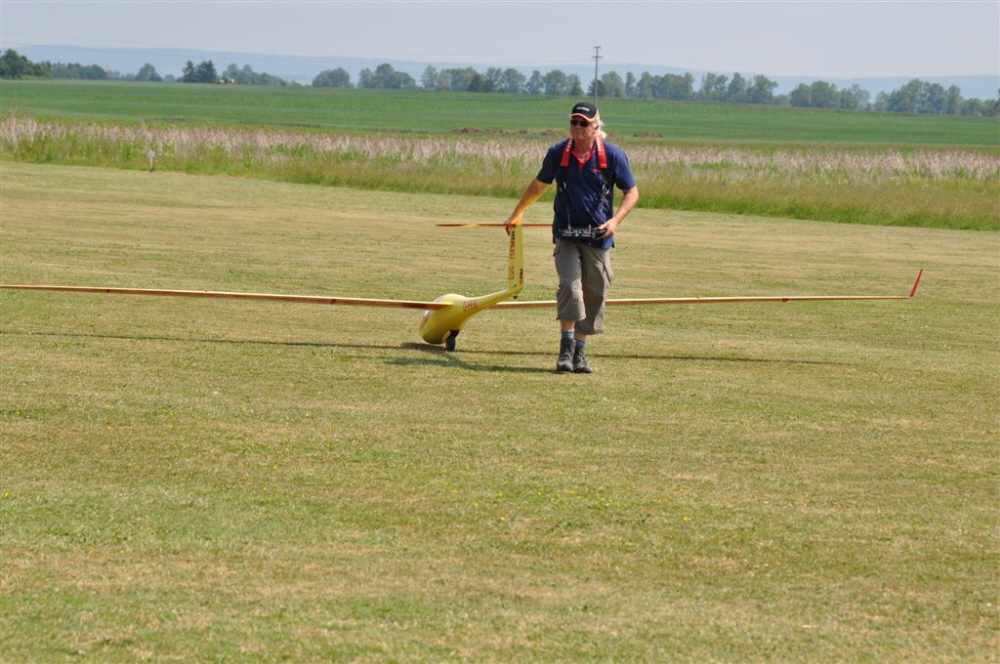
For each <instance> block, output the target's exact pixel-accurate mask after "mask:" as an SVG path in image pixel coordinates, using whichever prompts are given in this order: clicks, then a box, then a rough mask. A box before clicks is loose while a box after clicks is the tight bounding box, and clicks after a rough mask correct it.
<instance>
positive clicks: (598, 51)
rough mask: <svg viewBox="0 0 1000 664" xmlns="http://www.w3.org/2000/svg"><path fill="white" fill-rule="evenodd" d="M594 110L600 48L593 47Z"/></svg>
mask: <svg viewBox="0 0 1000 664" xmlns="http://www.w3.org/2000/svg"><path fill="white" fill-rule="evenodd" d="M593 57H594V108H597V62H598V61H599V60H600V59H601V47H600V46H595V47H594V56H593Z"/></svg>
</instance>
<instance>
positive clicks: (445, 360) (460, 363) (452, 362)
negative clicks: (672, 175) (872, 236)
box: [0, 330, 847, 373]
mask: <svg viewBox="0 0 1000 664" xmlns="http://www.w3.org/2000/svg"><path fill="white" fill-rule="evenodd" d="M0 336H21V337H63V338H77V339H114V340H120V341H167V342H178V343H204V344H233V345H261V346H289V347H305V348H354V349H366V350H407V351H420V352H422V353H426V354H429V355H431V356H432V357H421V358H402V357H401V358H393V359H389V360H386V362H387V363H388V364H394V365H398V366H414V365H421V364H424V365H433V366H451V367H455V368H459V369H466V370H469V371H506V372H514V373H557V372H556V371H555V369H554V368H552V369H545V368H538V367H508V366H502V365H495V364H475V363H470V362H466V361H464V360H463V359H462V356H467V355H491V356H492V355H505V356H514V355H521V356H530V357H544V358H546V359H547V360H548V359H551V360H552V364H554V363H555V355H556V353H555V351H554V350H544V351H539V350H510V349H507V350H457V351H452V352H449V351H446V350H444V348H441V347H440V346H431V345H429V344H420V343H412V342H407V343H402V344H399V345H388V344H359V343H341V342H321V341H275V340H271V339H199V338H195V337H167V336H150V335H139V334H135V335H129V334H94V333H83V332H20V331H7V330H0ZM594 357H604V358H607V359H612V358H614V359H619V360H653V361H655V360H660V361H672V362H736V363H740V364H808V365H820V366H837V365H839V366H844V365H846V364H847V363H845V362H830V361H825V360H795V359H786V358H755V357H733V356H709V355H677V354H673V355H671V354H662V355H650V354H639V353H608V354H606V355H600V354H597V355H594Z"/></svg>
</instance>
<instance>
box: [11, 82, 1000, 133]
mask: <svg viewBox="0 0 1000 664" xmlns="http://www.w3.org/2000/svg"><path fill="white" fill-rule="evenodd" d="M572 103H573V100H572V99H571V98H569V97H545V96H534V95H504V94H473V93H451V92H428V91H420V90H418V91H410V92H404V91H396V90H334V89H320V88H309V87H306V88H269V87H260V86H214V85H192V84H182V83H176V84H168V83H136V82H121V81H112V82H108V81H103V82H102V81H4V84H3V88H2V89H0V113H4V114H6V113H10V112H15V113H18V114H21V115H32V116H35V117H38V118H41V119H59V118H73V119H85V118H86V119H102V120H106V121H113V122H222V123H234V124H243V125H255V126H256V125H277V126H282V127H304V128H312V129H314V130H322V131H336V132H338V133H339V132H345V133H371V132H393V133H404V134H405V133H415V134H428V133H429V134H448V133H454V132H459V131H465V132H472V133H487V134H488V133H502V134H505V135H517V134H518V133H520V132H524V133H528V134H546V133H547V132H549V131H551V130H552V128H553V126H555V127H556V128H559V129H561V127H560V125H561V123H560V122H559V120H561V119H562V118H565V117H566V114H567V113H568V109H569V107H570V105H571V104H572ZM601 107H602V112H603V115H604V118H605V120H606V121H607V122H608V123H609V128H610V129H611V130H612V131H613V132H615V133H616V134H618V135H620V136H624V137H634V136H645V137H646V139H645V140H650V141H653V142H655V141H656V140H658V139H657V138H656V137H662V138H663V139H666V140H678V141H695V142H702V141H721V142H737V143H765V144H789V143H791V144H802V143H808V144H814V145H815V144H829V143H835V144H851V145H883V146H884V145H897V146H965V147H985V148H992V149H994V150H995V149H996V148H997V147H1000V129H998V128H1000V119H998V118H965V117H942V116H927V115H922V116H905V115H898V114H881V113H861V112H846V111H830V110H821V109H801V108H792V107H766V106H749V105H726V104H703V103H692V102H666V101H638V100H623V99H605V100H602V101H601Z"/></svg>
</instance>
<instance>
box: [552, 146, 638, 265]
mask: <svg viewBox="0 0 1000 664" xmlns="http://www.w3.org/2000/svg"><path fill="white" fill-rule="evenodd" d="M570 140H572V139H566V140H565V141H562V142H560V143H556V144H555V145H553V146H552V147H551V148H549V151H548V152H547V153H546V154H545V160H544V161H543V162H542V168H541V170H539V171H538V175H536V176H535V177H536V178H538V180H539V181H541V182H544V183H545V184H552V182H553V181H555V180H560V179H561V180H562V185H561V186H560V187H559V188H558V190H557V191H556V200H555V203H554V204H553V206H552V209H553V212H555V218H554V219H553V221H552V238H553V241H555V240H556V239H558V238H559V237H561V231H562V230H563V229H564V228H567V227H568V226H569V225H570V224H571V223H572V225H573V226H591V227H594V226H600V225H601V224H603V223H604V222H606V221H607V220H608V219H610V218H611V217H613V216H614V214H615V213H614V188H615V187H618V188H619V189H621V190H623V191H625V190H628V189H631V188H632V187H634V186H635V178H634V177H633V176H632V170H631V169H630V168H629V165H628V157H626V156H625V152H624V151H623V150H622V149H621V148H620V147H618V146H617V145H615V144H614V143H608V142H607V141H604V154H605V158H606V160H607V168H606V169H601V168H600V161H599V159H598V154H597V149H596V148H595V149H594V150H593V151H592V152H591V154H590V158H589V159H588V160H587V161H586V162H584V163H583V164H581V163H580V162H579V160H577V158H576V156H575V155H573V154H570V155H569V160H568V162H569V163H568V165H567V166H560V163H561V162H562V161H563V154H564V153H565V151H566V145H567V144H568V143H569V142H570ZM602 171H603V172H602ZM560 173H561V176H560ZM602 191H606V194H605V195H604V196H603V200H602ZM590 244H591V245H592V246H594V247H597V248H600V249H608V248H610V247H613V246H614V244H615V242H614V236H612V237H609V238H606V239H603V240H596V241H591V242H590Z"/></svg>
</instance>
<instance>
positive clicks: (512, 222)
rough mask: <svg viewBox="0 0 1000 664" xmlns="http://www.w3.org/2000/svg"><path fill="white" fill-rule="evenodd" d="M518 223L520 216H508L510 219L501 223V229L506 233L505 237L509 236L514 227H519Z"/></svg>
mask: <svg viewBox="0 0 1000 664" xmlns="http://www.w3.org/2000/svg"><path fill="white" fill-rule="evenodd" d="M520 223H521V215H519V214H512V215H510V217H508V218H507V221H505V222H503V229H504V230H505V231H506V232H507V235H510V231H511V229H512V228H514V226H517V225H519V224H520Z"/></svg>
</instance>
